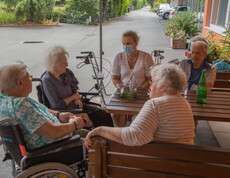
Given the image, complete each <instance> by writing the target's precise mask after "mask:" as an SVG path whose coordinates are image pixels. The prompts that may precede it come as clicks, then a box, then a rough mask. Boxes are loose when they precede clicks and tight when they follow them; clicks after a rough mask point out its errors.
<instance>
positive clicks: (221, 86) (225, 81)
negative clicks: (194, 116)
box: [212, 72, 230, 91]
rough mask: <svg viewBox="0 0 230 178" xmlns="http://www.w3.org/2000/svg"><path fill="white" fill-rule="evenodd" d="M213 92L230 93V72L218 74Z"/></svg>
mask: <svg viewBox="0 0 230 178" xmlns="http://www.w3.org/2000/svg"><path fill="white" fill-rule="evenodd" d="M212 90H213V91H230V72H217V73H216V81H215V83H214V86H213V88H212Z"/></svg>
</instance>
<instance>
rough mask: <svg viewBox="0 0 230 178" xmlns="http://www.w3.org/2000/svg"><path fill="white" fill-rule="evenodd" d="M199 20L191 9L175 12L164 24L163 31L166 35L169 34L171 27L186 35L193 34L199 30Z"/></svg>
mask: <svg viewBox="0 0 230 178" xmlns="http://www.w3.org/2000/svg"><path fill="white" fill-rule="evenodd" d="M198 22H199V20H198V19H197V17H196V13H195V12H193V11H189V12H182V13H181V14H178V13H176V14H175V15H174V17H173V18H172V19H170V20H169V21H168V22H167V23H166V24H165V28H164V31H165V33H166V34H167V35H169V34H170V30H171V29H173V28H175V27H176V28H178V29H181V30H183V31H184V32H185V35H186V36H190V37H192V36H195V35H197V34H198V32H199V31H200V30H199V28H198V26H197V24H198Z"/></svg>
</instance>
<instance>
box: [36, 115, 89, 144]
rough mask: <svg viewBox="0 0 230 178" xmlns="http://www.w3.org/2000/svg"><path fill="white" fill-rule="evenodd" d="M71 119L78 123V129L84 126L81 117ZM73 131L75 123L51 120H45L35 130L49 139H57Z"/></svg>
mask: <svg viewBox="0 0 230 178" xmlns="http://www.w3.org/2000/svg"><path fill="white" fill-rule="evenodd" d="M73 120H74V121H76V122H77V123H78V126H79V128H78V129H81V128H83V127H84V125H85V124H84V122H83V120H82V118H80V117H75V118H74V119H73ZM73 131H75V124H74V123H73V122H71V123H65V124H55V123H53V122H51V121H47V122H46V123H45V124H43V125H42V126H41V127H39V128H38V129H37V130H36V131H35V132H37V133H39V134H41V135H43V136H45V137H47V138H50V139H59V138H62V137H64V136H66V135H68V134H70V133H72V132H73Z"/></svg>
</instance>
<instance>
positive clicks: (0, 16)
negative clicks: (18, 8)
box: [0, 9, 16, 25]
mask: <svg viewBox="0 0 230 178" xmlns="http://www.w3.org/2000/svg"><path fill="white" fill-rule="evenodd" d="M15 22H16V18H15V16H14V14H13V13H12V12H7V11H5V10H2V9H0V24H1V25H2V24H13V23H15Z"/></svg>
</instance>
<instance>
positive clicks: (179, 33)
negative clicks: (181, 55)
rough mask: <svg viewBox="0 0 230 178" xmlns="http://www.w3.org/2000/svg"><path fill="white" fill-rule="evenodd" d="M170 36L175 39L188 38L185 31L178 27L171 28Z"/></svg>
mask: <svg viewBox="0 0 230 178" xmlns="http://www.w3.org/2000/svg"><path fill="white" fill-rule="evenodd" d="M169 36H170V38H174V39H183V38H186V34H185V31H183V30H182V29H180V28H178V27H174V28H172V29H171V30H170V34H169Z"/></svg>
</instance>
